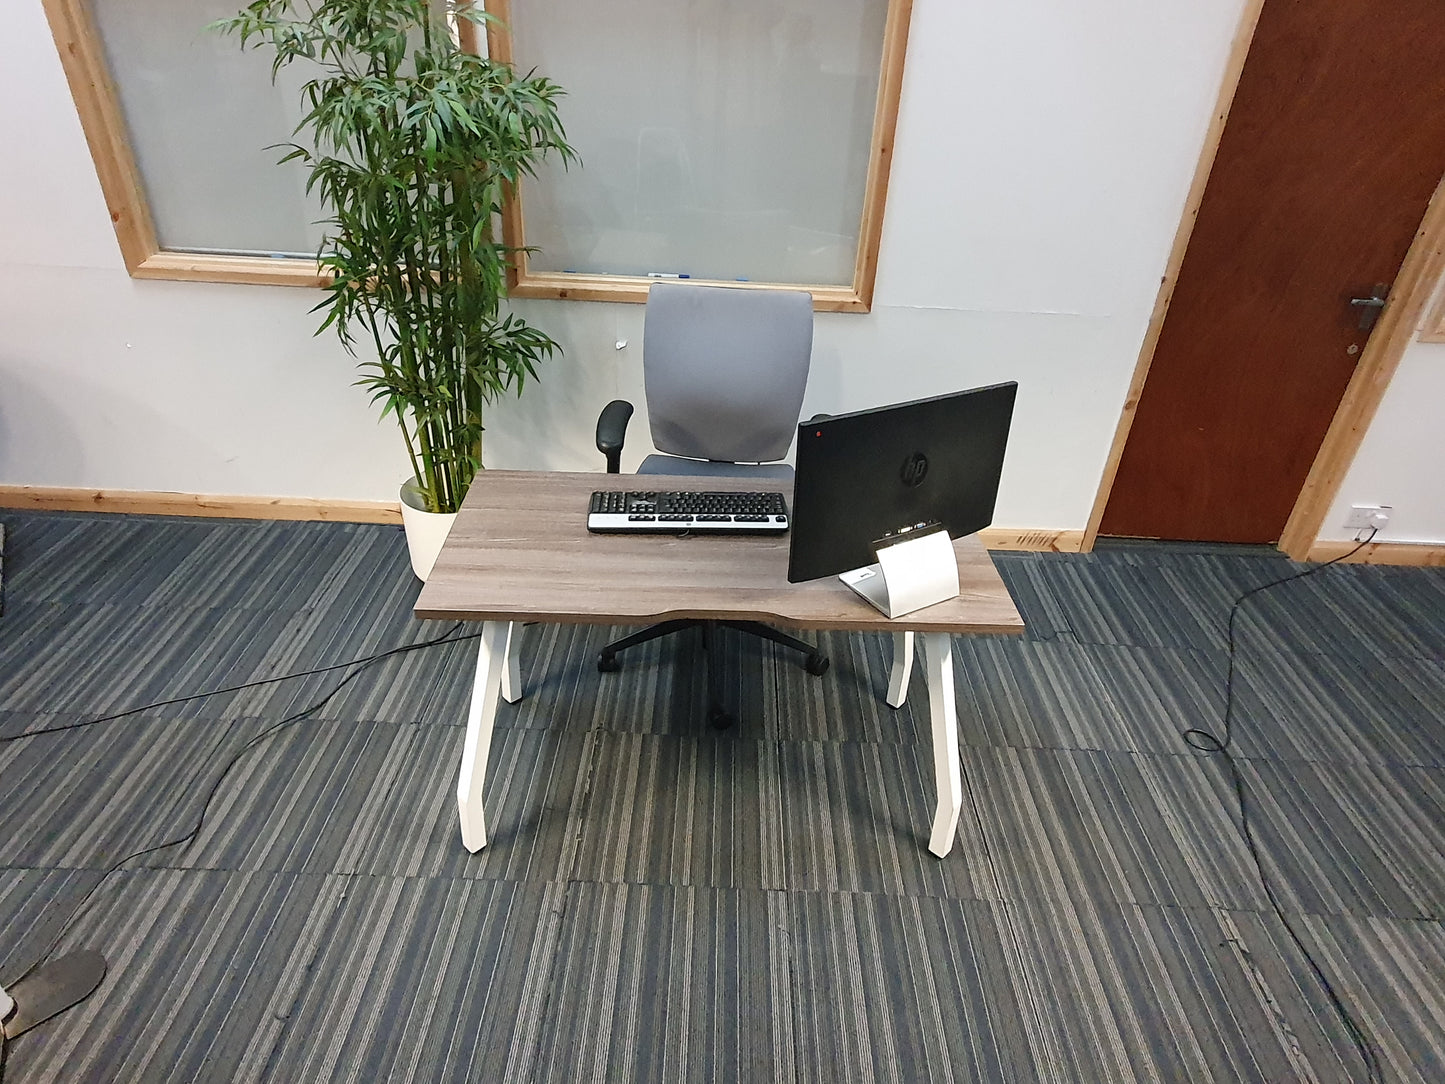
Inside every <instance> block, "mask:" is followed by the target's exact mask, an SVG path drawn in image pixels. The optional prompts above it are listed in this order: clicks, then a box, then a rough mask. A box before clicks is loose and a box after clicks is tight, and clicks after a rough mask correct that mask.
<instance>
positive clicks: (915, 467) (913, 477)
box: [898, 452, 928, 488]
mask: <svg viewBox="0 0 1445 1084" xmlns="http://www.w3.org/2000/svg"><path fill="white" fill-rule="evenodd" d="M927 474H928V457H927V456H926V455H924V454H923V453H922V452H914V453H913V454H912V455H910V456H909V457H908V458H906V459H905V460H904V461H903V466H902V467H900V468H899V469H898V477H899V478H901V479H902V480H903V484H904V485H906V486H908V487H909V488H914V487H917V486H921V485H922V484H923V479H924V477H925V476H926V475H927Z"/></svg>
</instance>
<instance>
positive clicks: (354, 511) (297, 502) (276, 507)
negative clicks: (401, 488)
mask: <svg viewBox="0 0 1445 1084" xmlns="http://www.w3.org/2000/svg"><path fill="white" fill-rule="evenodd" d="M0 508H28V509H35V510H39V511H47V512H129V513H133V514H138V515H150V516H205V517H210V518H214V519H306V520H330V521H334V522H338V523H400V522H401V505H400V504H397V503H395V502H391V501H338V500H321V499H317V498H314V497H238V496H214V495H211V494H205V493H151V492H145V491H142V490H129V489H63V488H56V487H50V486H0Z"/></svg>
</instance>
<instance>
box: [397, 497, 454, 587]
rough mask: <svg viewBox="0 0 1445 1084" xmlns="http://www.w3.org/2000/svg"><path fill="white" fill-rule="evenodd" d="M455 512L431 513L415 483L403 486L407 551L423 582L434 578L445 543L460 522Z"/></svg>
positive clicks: (402, 518)
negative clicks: (430, 577)
mask: <svg viewBox="0 0 1445 1084" xmlns="http://www.w3.org/2000/svg"><path fill="white" fill-rule="evenodd" d="M456 518H457V514H456V513H455V512H428V511H427V510H426V505H425V502H423V501H422V498H421V492H420V491H419V490H418V489H417V486H416V482H415V481H408V482H403V483H402V486H401V524H402V526H403V527H404V528H405V529H406V548H407V551H408V552H409V553H410V554H411V570H412V571H413V572H415V573H416V578H417V579H419V580H421V581H422V583H425V582H426V578H427V577H428V576H430V575H431V569H432V565H434V564H436V562H437V554H439V553H441V551H442V543H443V542H445V541H446V540H447V534H448V533H449V532H450V531H451V529H452V524H453V523H454V522H456Z"/></svg>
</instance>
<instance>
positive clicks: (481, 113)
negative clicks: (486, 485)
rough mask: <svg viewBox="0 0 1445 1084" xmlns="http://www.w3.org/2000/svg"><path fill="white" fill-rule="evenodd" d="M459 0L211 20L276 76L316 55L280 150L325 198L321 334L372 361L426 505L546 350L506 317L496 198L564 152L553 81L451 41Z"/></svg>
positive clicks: (477, 457) (467, 7) (276, 2)
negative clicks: (362, 344) (263, 55)
mask: <svg viewBox="0 0 1445 1084" xmlns="http://www.w3.org/2000/svg"><path fill="white" fill-rule="evenodd" d="M479 7H480V4H473V3H472V2H471V0H444V2H442V0H432V2H430V3H429V2H428V0H256V2H255V3H252V4H250V5H249V6H248V7H246V8H245V9H244V10H243V11H241V12H240V13H239V14H237V15H236V16H234V17H233V18H230V19H226V20H223V21H221V22H219V23H216V24H215V27H216V29H219V30H221V31H224V32H228V33H232V34H235V35H237V36H238V37H239V38H240V42H241V47H242V48H248V47H253V48H254V47H269V48H270V49H272V50H274V53H275V58H274V61H273V63H272V77H273V78H274V77H275V75H276V73H277V72H279V71H280V69H281V68H283V67H285V66H286V65H288V64H290V63H292V62H293V61H296V60H300V59H304V60H307V61H311V62H313V63H314V65H315V70H316V75H315V77H314V78H312V79H311V80H309V81H308V82H307V83H306V84H305V85H304V87H303V88H302V95H303V105H304V107H305V108H306V110H307V112H306V114H305V116H303V117H302V119H301V122H300V123H299V124H298V125H297V127H296V135H297V136H302V135H303V134H304V135H305V136H306V137H309V140H308V141H309V143H310V146H304V145H301V144H299V143H292V144H286V146H287V147H288V148H289V151H288V153H287V154H286V155H285V156H284V157H283V158H282V159H281V160H282V161H283V162H284V161H290V160H292V159H299V160H300V161H301V162H302V163H303V164H304V165H305V166H306V168H307V170H308V177H307V182H306V184H307V191H308V192H309V191H312V190H315V191H316V192H317V193H318V194H319V196H320V198H321V201H322V203H323V205H324V206H325V208H326V211H327V213H328V216H329V217H328V218H326V219H325V220H324V225H325V226H326V232H325V235H324V240H323V241H322V245H321V251H320V253H319V259H320V262H321V264H322V265H323V266H324V267H325V268H327V269H329V270H330V271H331V273H332V274H333V275H334V280H333V281H332V283H331V285H330V286H329V287H328V288H327V289H328V297H327V298H326V300H324V301H323V302H322V303H321V304H319V305H317V306H316V308H317V310H324V311H325V312H326V318H325V321H324V322H323V323H322V324H321V326H320V328H318V329H317V333H318V334H320V332H321V331H324V330H325V329H326V328H328V327H334V328H335V329H336V331H337V333H338V335H339V336H340V339H341V342H342V343H343V345H344V346H345V347H346V349H347V350H348V351H349V352H350V353H351V354H352V355H353V356H356V355H357V342H356V338H357V336H358V333H360V334H362V335H363V336H364V338H365V341H367V342H368V346H369V348H371V349H374V350H375V356H374V359H373V358H368V359H366V360H364V361H363V362H362V363H361V367H362V369H363V370H364V375H363V377H362V378H361V379H360V380H359V381H358V383H359V384H361V385H363V386H365V387H368V388H370V389H371V390H372V401H373V402H376V403H381V404H382V417H386V416H387V415H388V414H392V415H395V417H396V419H397V421H398V422H399V423H400V424H401V430H402V434H403V436H404V437H405V440H406V447H407V452H408V454H409V455H410V457H411V463H412V468H413V470H414V471H415V474H416V479H417V483H418V486H419V488H420V489H421V491H422V494H423V496H424V497H425V500H426V504H427V508H428V510H430V511H434V512H452V511H455V510H456V509H457V506H458V505H459V504H460V503H461V499H462V497H463V496H464V495H465V494H466V491H467V487H468V486H469V485H470V484H471V481H472V478H473V476H474V475H475V474H476V472H477V471H478V470H480V469H481V465H482V464H481V441H482V428H483V427H482V410H483V407H484V406H485V405H486V404H488V403H491V402H493V401H494V400H495V399H496V398H497V397H498V396H500V395H502V394H503V393H504V392H507V391H509V390H510V391H515V392H517V393H519V394H520V392H521V390H522V387H523V385H524V383H525V381H526V379H527V378H528V377H532V378H535V377H536V375H537V365H538V364H539V363H540V362H541V361H542V360H543V359H544V358H546V357H548V356H550V355H551V354H552V353H553V352H554V351H556V350H557V349H558V347H557V344H556V343H555V342H554V341H553V340H552V339H551V338H550V337H548V336H547V335H545V334H544V333H543V332H541V331H538V330H537V329H535V328H533V327H530V326H529V325H527V324H526V323H525V322H524V321H523V320H521V319H520V318H518V317H517V316H516V315H514V314H511V313H506V314H503V313H502V311H501V305H500V302H501V300H502V298H503V296H504V293H505V284H506V268H507V262H508V259H509V257H510V256H511V251H510V250H509V249H508V248H507V246H506V245H505V244H503V243H502V242H501V241H500V240H498V239H497V237H496V236H495V235H494V227H493V222H494V216H495V215H497V214H498V213H499V212H500V211H501V206H502V199H503V195H504V192H505V191H506V189H507V188H508V187H509V186H512V185H515V184H516V183H517V182H518V181H519V180H520V179H521V177H522V176H523V175H526V174H532V173H533V172H534V170H535V168H536V166H537V164H538V163H539V162H540V161H541V159H542V158H543V157H544V156H545V155H546V154H547V153H549V152H556V153H557V154H558V155H559V156H560V157H561V159H562V160H563V161H564V162H568V161H572V160H574V159H575V158H576V154H575V152H574V151H573V149H572V147H570V146H569V145H568V143H567V141H566V137H565V133H564V131H563V128H562V124H561V121H560V120H559V119H558V116H557V108H556V103H557V99H558V97H559V96H560V95H561V94H562V90H561V88H559V87H558V86H556V85H555V84H554V83H551V82H549V81H548V80H547V79H544V78H542V77H539V76H535V75H529V76H527V77H525V78H522V77H519V76H518V75H517V74H516V73H515V72H513V70H512V69H511V68H510V67H509V66H508V65H506V64H500V63H496V62H494V61H491V60H488V59H485V58H482V57H477V56H473V55H471V54H469V53H465V52H463V51H462V50H461V49H460V48H458V47H457V45H456V43H455V42H454V41H453V39H452V36H451V34H450V32H449V29H448V27H447V25H446V23H445V22H443V21H440V20H439V19H438V14H439V13H441V11H442V9H445V14H448V15H450V16H452V17H453V18H456V19H465V20H468V21H471V22H473V23H480V22H482V21H483V20H485V19H488V18H490V16H488V15H486V14H485V13H484V12H482V11H480V10H479Z"/></svg>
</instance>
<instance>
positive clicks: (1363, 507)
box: [1345, 504, 1394, 531]
mask: <svg viewBox="0 0 1445 1084" xmlns="http://www.w3.org/2000/svg"><path fill="white" fill-rule="evenodd" d="M1392 511H1394V507H1393V506H1392V505H1388V504H1356V505H1351V506H1350V514H1349V515H1348V516H1346V517H1345V527H1346V528H1347V529H1349V530H1351V531H1368V530H1369V529H1370V528H1371V527H1373V528H1375V530H1377V531H1383V530H1384V529H1385V527H1386V525H1387V524H1388V523H1389V522H1390V513H1391V512H1392Z"/></svg>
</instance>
